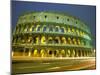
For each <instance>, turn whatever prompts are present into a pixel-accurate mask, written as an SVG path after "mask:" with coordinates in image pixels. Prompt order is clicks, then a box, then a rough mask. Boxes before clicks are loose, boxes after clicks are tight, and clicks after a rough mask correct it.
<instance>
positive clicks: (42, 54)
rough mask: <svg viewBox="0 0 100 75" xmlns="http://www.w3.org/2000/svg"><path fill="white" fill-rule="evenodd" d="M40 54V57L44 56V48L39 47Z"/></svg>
mask: <svg viewBox="0 0 100 75" xmlns="http://www.w3.org/2000/svg"><path fill="white" fill-rule="evenodd" d="M40 56H41V57H45V50H44V49H41V51H40Z"/></svg>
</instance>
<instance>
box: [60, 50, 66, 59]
mask: <svg viewBox="0 0 100 75" xmlns="http://www.w3.org/2000/svg"><path fill="white" fill-rule="evenodd" d="M60 54H61V57H65V50H64V49H62V50H61V53H60Z"/></svg>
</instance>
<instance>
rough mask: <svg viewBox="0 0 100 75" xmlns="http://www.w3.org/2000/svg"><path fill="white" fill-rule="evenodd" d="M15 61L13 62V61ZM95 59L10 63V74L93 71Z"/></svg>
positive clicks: (57, 59)
mask: <svg viewBox="0 0 100 75" xmlns="http://www.w3.org/2000/svg"><path fill="white" fill-rule="evenodd" d="M13 61H15V60H13ZM95 66H96V65H95V57H80V58H41V59H40V58H36V59H35V58H34V60H30V59H27V58H26V60H23V61H21V60H17V61H15V62H12V73H13V74H16V73H17V74H21V73H22V74H23V73H40V72H56V71H73V70H91V69H95V68H96V67H95Z"/></svg>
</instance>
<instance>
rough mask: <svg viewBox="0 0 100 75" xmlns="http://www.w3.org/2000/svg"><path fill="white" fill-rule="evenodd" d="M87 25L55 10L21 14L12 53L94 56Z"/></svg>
mask: <svg viewBox="0 0 100 75" xmlns="http://www.w3.org/2000/svg"><path fill="white" fill-rule="evenodd" d="M90 35H91V32H90V30H89V28H88V27H87V25H86V24H85V23H83V22H82V21H81V20H79V19H78V18H76V17H73V16H71V15H68V14H63V13H57V12H56V13H55V12H30V13H25V14H23V15H21V16H19V19H18V22H17V25H16V28H15V30H14V31H13V39H12V56H28V57H91V56H92V55H93V51H92V45H91V43H92V39H91V36H90Z"/></svg>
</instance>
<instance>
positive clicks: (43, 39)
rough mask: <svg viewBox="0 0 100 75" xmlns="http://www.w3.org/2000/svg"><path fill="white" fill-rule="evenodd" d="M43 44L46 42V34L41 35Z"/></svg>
mask: <svg viewBox="0 0 100 75" xmlns="http://www.w3.org/2000/svg"><path fill="white" fill-rule="evenodd" d="M41 44H46V38H45V36H42V37H41Z"/></svg>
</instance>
